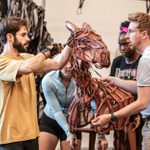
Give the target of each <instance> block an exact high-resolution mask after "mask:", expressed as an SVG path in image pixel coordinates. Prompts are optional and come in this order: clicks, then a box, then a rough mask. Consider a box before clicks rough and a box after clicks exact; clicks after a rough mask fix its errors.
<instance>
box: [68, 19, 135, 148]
mask: <svg viewBox="0 0 150 150" xmlns="http://www.w3.org/2000/svg"><path fill="white" fill-rule="evenodd" d="M66 27H67V28H68V29H69V30H70V31H71V33H72V36H71V38H70V39H69V41H68V43H67V44H68V45H72V46H73V48H74V53H73V55H72V56H71V65H72V71H71V74H72V76H73V78H74V79H75V83H76V88H75V89H76V90H75V94H74V100H73V102H72V103H71V106H70V108H69V112H68V122H69V125H70V130H71V132H72V133H75V132H78V131H80V132H89V133H95V134H96V133H98V134H108V133H109V132H110V131H111V130H122V129H123V128H124V127H125V126H127V125H128V124H129V122H130V120H129V117H126V118H119V119H118V120H117V122H115V123H114V122H110V123H109V124H108V125H107V126H105V127H93V126H92V125H91V124H90V122H91V120H92V119H93V118H94V116H97V115H101V114H104V113H112V112H115V111H116V110H119V109H121V108H123V107H125V106H126V105H128V104H130V103H132V102H133V101H134V98H133V96H132V95H131V94H130V93H129V92H127V91H125V90H123V89H121V88H119V87H116V86H113V85H111V84H110V83H108V82H106V81H103V80H101V79H97V78H93V77H92V75H91V72H90V68H91V66H92V65H91V64H93V65H94V66H95V67H96V68H98V69H101V68H104V67H105V68H108V67H109V66H110V52H109V51H108V49H107V46H106V45H105V43H104V42H103V41H102V38H101V36H100V35H98V34H96V33H95V31H93V30H92V28H91V27H90V25H88V24H87V23H83V25H82V28H78V27H77V26H76V25H74V24H73V23H71V22H69V21H66ZM93 101H94V103H95V104H96V110H94V111H93V109H92V108H91V102H93ZM88 124H90V125H91V126H90V127H87V125H88ZM130 143H132V144H131V145H132V146H131V147H132V150H134V146H133V145H134V144H133V141H130ZM93 149H94V147H93ZM99 149H100V147H99Z"/></svg>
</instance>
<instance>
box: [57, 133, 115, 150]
mask: <svg viewBox="0 0 150 150" xmlns="http://www.w3.org/2000/svg"><path fill="white" fill-rule="evenodd" d="M106 138H107V140H108V144H109V145H108V149H107V150H114V148H113V132H111V134H110V135H106ZM88 145H89V134H88V133H83V134H82V144H81V147H82V148H81V150H88ZM56 150H60V148H59V143H58V145H57V148H56ZM95 150H96V146H95Z"/></svg>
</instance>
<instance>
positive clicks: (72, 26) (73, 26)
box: [65, 21, 78, 33]
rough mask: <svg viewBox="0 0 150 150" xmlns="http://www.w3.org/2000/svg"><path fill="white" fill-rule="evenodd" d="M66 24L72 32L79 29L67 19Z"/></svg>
mask: <svg viewBox="0 0 150 150" xmlns="http://www.w3.org/2000/svg"><path fill="white" fill-rule="evenodd" d="M65 25H66V27H67V29H68V30H69V31H71V32H72V33H73V32H75V31H76V30H77V29H78V27H77V26H76V25H75V24H73V23H72V22H70V21H65Z"/></svg>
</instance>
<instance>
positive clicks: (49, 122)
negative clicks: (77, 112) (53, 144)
mask: <svg viewBox="0 0 150 150" xmlns="http://www.w3.org/2000/svg"><path fill="white" fill-rule="evenodd" d="M40 131H41V132H42V131H43V132H48V133H51V134H53V135H55V136H56V137H57V138H58V139H60V141H64V140H66V139H67V135H66V133H65V132H64V130H63V129H62V128H61V126H60V125H59V124H58V123H57V121H56V120H54V119H52V118H49V117H47V116H46V114H45V113H43V115H42V117H41V120H40ZM76 136H77V139H81V133H80V132H78V133H76Z"/></svg>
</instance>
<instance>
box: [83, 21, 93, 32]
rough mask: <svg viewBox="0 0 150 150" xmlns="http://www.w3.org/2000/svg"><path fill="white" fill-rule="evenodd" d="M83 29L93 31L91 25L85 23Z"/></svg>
mask: <svg viewBox="0 0 150 150" xmlns="http://www.w3.org/2000/svg"><path fill="white" fill-rule="evenodd" d="M82 28H84V29H86V30H88V31H91V30H92V27H91V26H90V25H89V24H87V23H85V22H84V23H83V24H82Z"/></svg>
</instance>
